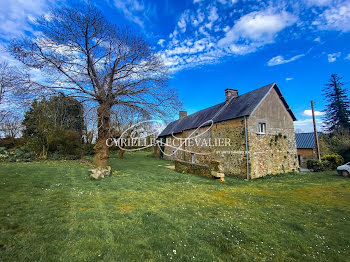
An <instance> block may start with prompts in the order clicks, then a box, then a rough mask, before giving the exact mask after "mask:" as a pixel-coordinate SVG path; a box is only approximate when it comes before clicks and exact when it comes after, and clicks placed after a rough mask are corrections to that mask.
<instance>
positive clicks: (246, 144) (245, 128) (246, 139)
mask: <svg viewBox="0 0 350 262" xmlns="http://www.w3.org/2000/svg"><path fill="white" fill-rule="evenodd" d="M244 134H245V154H246V159H247V180H249V151H248V132H247V116H244Z"/></svg>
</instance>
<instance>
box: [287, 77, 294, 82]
mask: <svg viewBox="0 0 350 262" xmlns="http://www.w3.org/2000/svg"><path fill="white" fill-rule="evenodd" d="M293 79H294V78H293V77H286V81H291V80H293Z"/></svg>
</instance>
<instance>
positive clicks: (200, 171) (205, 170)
mask: <svg viewBox="0 0 350 262" xmlns="http://www.w3.org/2000/svg"><path fill="white" fill-rule="evenodd" d="M175 170H176V171H177V172H181V173H182V172H185V173H191V174H195V175H200V176H206V177H212V175H211V169H210V167H209V166H208V165H202V164H196V163H189V162H185V161H181V160H175Z"/></svg>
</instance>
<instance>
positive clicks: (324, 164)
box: [321, 160, 333, 170]
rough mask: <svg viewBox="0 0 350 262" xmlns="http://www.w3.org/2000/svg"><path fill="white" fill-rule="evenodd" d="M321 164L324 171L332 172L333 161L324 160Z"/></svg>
mask: <svg viewBox="0 0 350 262" xmlns="http://www.w3.org/2000/svg"><path fill="white" fill-rule="evenodd" d="M321 164H322V167H323V170H332V169H333V168H332V166H333V164H332V162H331V161H328V160H322V162H321Z"/></svg>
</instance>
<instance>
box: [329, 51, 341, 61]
mask: <svg viewBox="0 0 350 262" xmlns="http://www.w3.org/2000/svg"><path fill="white" fill-rule="evenodd" d="M340 55H341V52H338V53H333V54H328V62H329V63H333V62H335V61H336V60H337V58H338V57H340Z"/></svg>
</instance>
